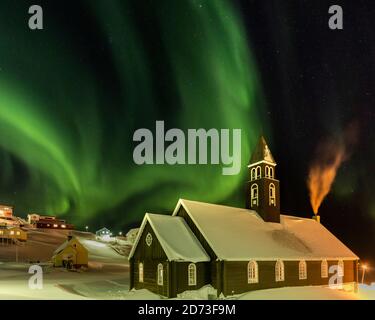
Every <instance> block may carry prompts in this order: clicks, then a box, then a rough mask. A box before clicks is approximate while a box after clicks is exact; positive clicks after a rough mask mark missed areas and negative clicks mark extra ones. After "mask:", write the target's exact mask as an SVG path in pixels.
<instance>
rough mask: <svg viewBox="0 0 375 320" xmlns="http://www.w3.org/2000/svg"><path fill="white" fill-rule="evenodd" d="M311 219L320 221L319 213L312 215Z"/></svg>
mask: <svg viewBox="0 0 375 320" xmlns="http://www.w3.org/2000/svg"><path fill="white" fill-rule="evenodd" d="M312 218H313V220H315V221H316V222H318V223H320V216H319V215H317V214H316V215H314V216H313V217H312Z"/></svg>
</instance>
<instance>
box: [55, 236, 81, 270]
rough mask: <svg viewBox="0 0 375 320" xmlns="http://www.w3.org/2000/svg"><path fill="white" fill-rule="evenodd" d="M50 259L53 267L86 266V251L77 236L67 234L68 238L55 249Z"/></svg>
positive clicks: (70, 267)
mask: <svg viewBox="0 0 375 320" xmlns="http://www.w3.org/2000/svg"><path fill="white" fill-rule="evenodd" d="M52 261H53V266H54V267H65V268H68V269H72V268H73V267H74V268H80V267H87V265H88V251H87V249H86V248H85V247H84V246H83V245H82V244H81V243H80V242H79V240H78V239H77V238H75V237H72V236H69V237H68V240H67V241H65V242H64V243H63V244H62V245H61V246H60V247H58V248H57V249H56V250H55V252H54V253H53V257H52Z"/></svg>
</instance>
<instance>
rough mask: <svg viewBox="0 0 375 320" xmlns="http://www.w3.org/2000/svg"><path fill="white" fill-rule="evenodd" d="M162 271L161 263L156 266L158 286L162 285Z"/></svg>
mask: <svg viewBox="0 0 375 320" xmlns="http://www.w3.org/2000/svg"><path fill="white" fill-rule="evenodd" d="M163 273H164V271H163V265H162V264H161V263H159V264H158V286H162V285H163V282H164V281H163V276H164V274H163Z"/></svg>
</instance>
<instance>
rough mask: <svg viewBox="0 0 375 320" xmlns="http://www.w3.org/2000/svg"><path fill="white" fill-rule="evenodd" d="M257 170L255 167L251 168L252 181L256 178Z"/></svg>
mask: <svg viewBox="0 0 375 320" xmlns="http://www.w3.org/2000/svg"><path fill="white" fill-rule="evenodd" d="M256 177H257V170H256V169H255V168H252V169H251V181H253V180H256Z"/></svg>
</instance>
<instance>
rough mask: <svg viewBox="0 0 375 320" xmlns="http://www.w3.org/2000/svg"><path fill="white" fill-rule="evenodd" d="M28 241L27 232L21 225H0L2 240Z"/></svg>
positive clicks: (0, 238)
mask: <svg viewBox="0 0 375 320" xmlns="http://www.w3.org/2000/svg"><path fill="white" fill-rule="evenodd" d="M4 240H5V241H8V242H9V241H11V242H12V241H13V242H14V241H15V240H18V241H23V242H24V241H26V240H27V233H26V231H24V230H22V229H21V228H20V227H16V226H14V227H0V241H2V242H4Z"/></svg>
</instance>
